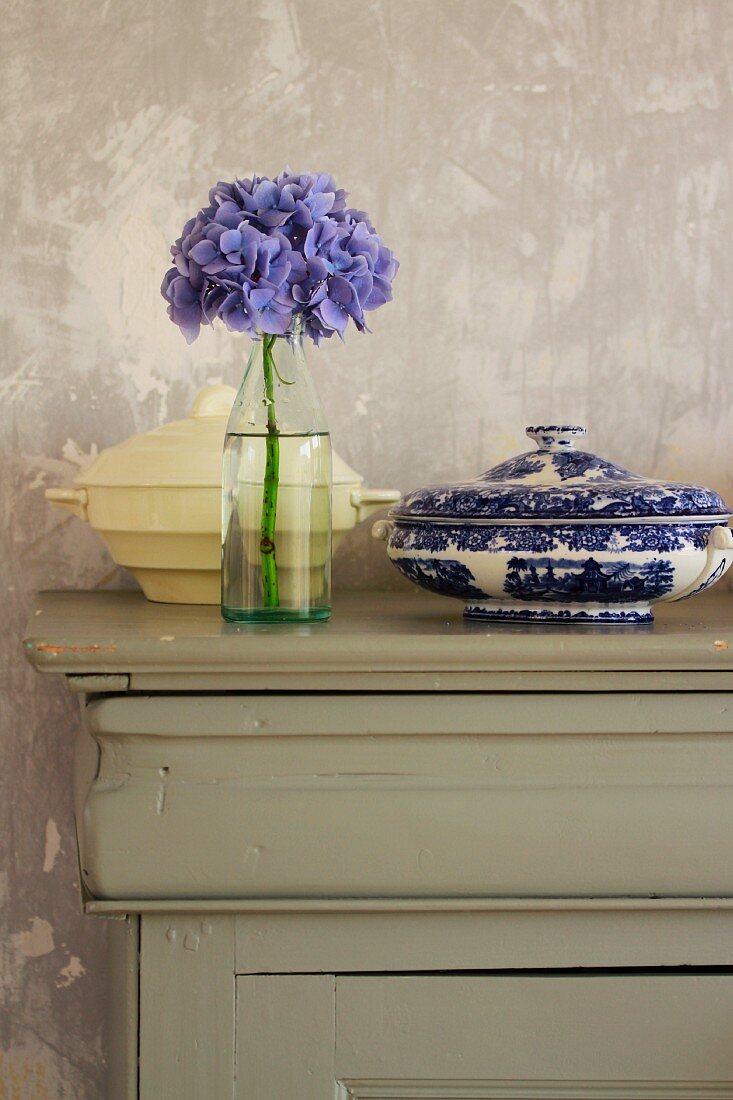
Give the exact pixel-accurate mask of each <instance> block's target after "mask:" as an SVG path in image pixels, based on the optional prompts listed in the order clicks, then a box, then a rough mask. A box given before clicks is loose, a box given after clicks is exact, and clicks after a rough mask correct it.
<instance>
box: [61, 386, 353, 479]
mask: <svg viewBox="0 0 733 1100" xmlns="http://www.w3.org/2000/svg"><path fill="white" fill-rule="evenodd" d="M236 392H237V391H236V390H235V389H234V388H233V387H232V386H224V385H216V386H205V387H204V389H202V390H201V391H200V392H199V393H198V395H197V396H196V399H195V401H194V403H193V408H192V410H191V415H190V416H187V417H186V418H185V420H175V421H173V422H172V423H170V424H163V425H162V426H161V427H160V428H154V429H153V431H151V432H146V433H145V434H144V435H133V436H130V438H129V439H126V440H125V441H124V443H118V444H116V446H114V447H107V448H106V450H104V451H102V453H101V454H100V455H99V457H98V458H97V459H96V460H95V461H94V462H93V463H92V465H91V466H90V467H89V468H88V469H87V470H84V472H83V473H81V474H79V475H78V476H77V477H76V478H75V479H74V481H75V484H76V485H84V486H93V485H99V486H102V485H104V486H109V487H114V486H117V487H120V486H126V487H130V486H149V487H150V486H178V487H180V486H186V485H188V486H199V487H201V486H204V487H205V486H211V485H213V486H218V485H221V457H222V449H223V446H224V434H225V431H226V425H227V419H228V417H229V413H230V412H231V408H232V404H233V402H234V398H235V396H236ZM362 481H363V478H362V477H361V475H360V474H357V473H356V471H355V470H352V469H351V467H350V466H348V465H347V464H346V463H345V462H344V460H343V459H342V458H341V457H340V456H339V455H337V454H336V452H335V451H334V453H333V483H334V485H354V486H358V485H361V483H362ZM287 483H288V473H287V469H282V470H281V484H283V485H286V484H287Z"/></svg>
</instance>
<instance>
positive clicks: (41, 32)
mask: <svg viewBox="0 0 733 1100" xmlns="http://www.w3.org/2000/svg"><path fill="white" fill-rule="evenodd" d="M1 13H2V14H1V17H0V25H1V26H2V32H3V33H2V50H3V54H4V56H3V58H2V68H1V69H0V72H1V73H2V77H1V79H2V100H1V102H2V110H3V114H4V119H5V126H4V131H3V133H4V137H3V145H2V154H3V155H2V172H3V176H4V184H5V186H4V189H3V200H2V201H3V212H2V218H3V221H2V225H3V231H2V242H3V250H2V268H1V271H0V279H2V281H3V284H4V285H3V288H2V295H1V296H0V302H2V308H3V311H4V314H5V326H6V327H5V333H6V334H5V337H4V340H3V345H2V348H3V352H2V354H3V362H2V376H1V377H0V444H1V447H2V459H1V461H2V476H1V477H0V509H1V512H0V515H1V516H2V524H1V526H0V547H1V548H2V552H1V558H2V567H3V568H2V574H1V575H0V601H1V606H2V614H3V630H2V638H1V639H0V644H1V645H2V657H1V658H0V660H1V662H2V663H1V664H0V675H1V676H2V693H3V694H2V711H1V712H0V726H1V730H0V754H1V755H2V760H3V768H2V783H3V787H2V802H1V808H2V818H1V831H0V846H1V847H2V857H1V859H0V869H1V871H0V886H1V887H2V894H3V899H4V911H3V912H4V916H3V924H2V939H1V940H0V988H2V1016H1V1017H0V1019H1V1022H0V1051H2V1053H0V1098H10V1097H12V1098H15V1097H21V1098H25V1097H65V1098H66V1097H68V1098H73V1100H91V1098H96V1097H99V1096H101V1095H103V1084H102V1082H103V1079H104V1072H105V1070H104V1050H105V1038H104V1034H103V1025H102V1023H101V1021H102V1019H103V1012H102V1007H103V1000H104V972H105V965H104V938H105V936H104V927H103V926H102V925H101V924H99V923H95V922H94V921H91V920H85V919H83V918H82V917H81V916H80V914H79V903H78V898H77V882H76V864H75V854H74V840H73V825H72V819H71V764H70V760H71V747H72V739H73V733H74V728H75V725H76V714H75V705H74V703H73V702H72V701H71V700H70V699H69V698H67V696H66V694H65V692H64V690H63V686H62V684H61V683H52V682H47V681H42V680H41V679H40V677H37V676H35V675H34V674H33V673H32V672H31V670H30V669H29V668H27V667H26V666H25V665H24V663H23V661H22V659H21V657H20V654H19V647H18V639H19V636H20V634H21V632H22V628H23V624H24V619H25V616H26V613H27V608H28V605H29V601H30V599H31V594H32V593H33V591H34V590H35V589H38V588H39V587H53V586H65V585H69V586H104V585H117V584H120V583H129V580H128V579H127V578H124V577H122V576H120V574H119V573H118V571H117V570H116V569H115V567H114V565H113V563H111V562H110V560H109V558H108V556H107V555H106V553H105V552H104V550H103V549H102V548H101V546H100V545H99V543H98V541H97V539H96V537H95V536H94V534H93V533H92V532H90V531H88V530H87V529H86V528H85V527H84V526H83V525H82V524H80V523H79V522H78V521H77V520H75V519H74V518H72V517H69V518H66V519H64V518H63V516H62V515H61V514H60V513H56V512H53V511H51V509H50V508H48V507H47V506H46V505H45V503H44V500H43V489H44V487H45V486H48V485H51V484H58V483H62V482H66V481H67V480H68V479H70V478H71V476H72V475H73V474H74V473H75V471H76V470H77V469H78V468H79V467H81V466H83V465H84V464H85V463H86V462H88V460H89V459H90V457H91V456H93V455H94V454H95V453H96V452H97V450H98V449H99V448H102V447H104V446H106V445H108V444H110V443H113V442H115V441H117V440H119V439H121V438H123V437H125V436H127V435H128V434H130V433H131V432H133V431H135V430H145V429H148V428H150V427H152V426H153V425H156V424H158V423H160V422H162V421H163V420H165V419H168V418H173V417H178V416H181V415H183V414H184V413H185V412H186V411H187V409H188V408H189V406H190V403H191V400H192V397H193V395H194V393H195V392H196V389H197V388H198V387H199V386H200V385H201V384H203V383H204V382H205V381H207V380H213V379H219V378H222V377H224V378H225V379H226V380H227V381H230V382H235V381H236V379H237V376H238V373H239V372H240V370H241V366H242V360H243V356H244V352H245V348H244V345H243V343H242V342H241V341H237V340H236V339H234V338H232V337H230V336H229V335H227V334H226V333H218V334H217V333H214V332H211V331H208V332H205V333H204V334H203V335H202V337H201V338H200V340H199V341H198V343H196V344H195V345H193V346H192V347H191V348H187V347H186V345H185V344H184V342H183V340H182V338H181V337H180V335H179V333H178V332H177V330H175V329H174V327H173V326H172V325H170V323H169V322H168V320H167V318H166V316H165V312H164V308H163V303H162V300H161V299H160V298H159V297H158V285H159V283H160V279H161V276H162V274H163V271H164V269H165V267H166V265H167V259H166V257H167V247H168V244H169V242H170V240H172V239H173V238H174V237H175V236H177V234H178V232H179V230H180V227H181V225H182V223H183V221H184V220H185V219H186V218H187V217H188V216H189V215H190V214H191V213H192V212H194V211H195V209H196V208H197V207H198V205H200V204H201V203H202V201H203V200H204V198H205V195H206V192H207V188H208V186H209V184H210V183H211V182H212V181H213V180H215V179H217V178H225V179H226V178H231V177H232V176H233V174H237V173H238V174H246V173H247V172H248V171H251V170H252V169H256V170H258V171H261V172H271V171H274V170H277V169H278V168H279V167H281V166H282V165H283V164H284V163H286V162H289V163H290V164H291V165H292V166H293V167H297V168H310V167H314V168H317V169H327V170H329V171H331V172H333V173H334V174H335V175H336V177H337V179H338V180H339V181H340V182H342V183H343V184H344V185H346V186H347V187H348V188H350V190H351V194H352V201H353V202H354V203H355V205H357V206H359V207H361V208H366V209H368V210H369V211H370V212H371V213H372V215H373V217H374V220H375V222H376V224H377V226H378V227H379V228H380V229H381V230H382V232H383V233H384V235H385V237H386V238H387V239H388V240H389V242H390V244H392V245H393V246H394V248H395V250H396V252H397V254H398V256H399V257H400V259H401V261H402V265H403V266H402V271H401V273H400V275H399V278H398V280H397V283H396V288H395V290H396V293H395V302H394V304H393V305H391V306H390V307H388V308H387V309H385V310H384V311H382V313H381V314H379V315H375V316H374V325H373V327H374V335H373V336H371V337H368V338H367V337H361V338H360V337H357V336H352V338H351V339H349V341H348V343H347V344H346V346H345V347H340V346H337V345H336V343H335V342H334V343H333V346H327V347H324V348H323V349H322V350H321V351H319V352H317V353H313V354H312V355H311V362H312V365H313V368H314V372H315V375H316V378H317V381H318V383H319V386H320V388H321V391H322V393H323V396H324V399H325V403H326V405H327V409H328V412H329V414H330V419H331V424H332V428H333V435H334V439H335V442H336V445H337V447H338V448H339V450H340V451H341V453H342V454H343V455H344V457H345V458H346V459H347V460H348V461H349V462H350V463H351V464H353V465H354V466H356V467H357V468H358V469H359V470H361V471H363V472H364V473H365V475H366V476H367V477H368V479H369V481H370V482H371V483H375V484H384V485H389V486H393V485H397V486H399V487H402V488H408V487H410V486H415V485H418V484H422V483H425V482H427V481H430V480H434V479H442V478H453V477H455V476H457V475H460V474H468V475H471V474H474V473H476V472H478V471H479V470H480V469H482V468H485V467H486V466H487V465H489V463H490V462H492V461H493V460H496V459H499V458H501V457H505V456H506V455H507V454H509V453H511V452H512V451H514V450H516V449H518V448H519V447H520V446H521V444H522V438H523V437H522V430H523V426H524V425H525V424H526V423H529V422H531V421H537V420H539V421H542V420H545V419H546V418H552V419H554V418H563V419H569V420H571V421H580V422H585V423H587V424H588V425H589V426H590V427H591V428H592V435H591V442H592V444H593V446H594V448H597V449H599V450H600V451H602V452H604V453H606V454H608V455H609V456H612V457H613V458H615V459H617V460H620V461H621V462H623V463H626V464H630V465H633V466H634V467H636V468H638V469H640V470H642V471H646V472H649V473H656V474H659V475H667V476H670V477H681V478H682V477H684V478H691V479H699V480H701V481H702V482H704V483H709V484H712V485H714V486H716V487H717V488H719V489H720V490H721V491H723V492H724V493H727V494H728V496H729V498H731V497H733V461H732V459H731V442H730V440H731V426H732V421H733V401H732V400H731V397H732V396H733V395H732V392H731V391H732V388H733V382H732V381H731V371H730V364H731V359H732V355H731V351H732V348H731V343H732V341H733V336H732V331H733V330H732V328H731V263H732V262H733V261H732V259H731V257H732V256H733V249H732V248H731V244H732V239H731V237H732V234H731V229H732V227H733V217H732V209H731V177H730V173H731V151H732V146H731V137H732V129H731V127H732V122H733V115H732V112H731V72H732V69H731V62H732V61H733V4H731V3H730V2H727V0H463V2H461V0H381V2H380V0H373V2H367V0H318V2H313V0H298V2H295V0H290V2H287V0H260V2H254V0H238V2H236V0H216V2H215V3H214V2H209V0H199V2H196V3H194V2H193V0H70V2H67V3H63V4H62V3H55V2H53V0H17V2H16V3H13V2H12V0H4V2H3V3H2V6H1ZM336 577H337V583H338V584H339V585H340V586H345V585H379V584H385V583H395V584H396V583H398V581H397V579H396V577H393V576H392V575H391V573H390V572H389V569H388V567H387V566H386V565H385V563H384V558H383V550H382V548H381V547H377V546H374V545H372V544H371V542H370V540H369V538H368V533H367V531H366V530H365V529H363V530H360V531H359V532H357V533H355V534H354V535H353V536H352V537H351V538H350V540H349V541H348V543H347V544H346V546H345V547H344V549H343V550H342V552H341V553H340V555H339V559H338V561H337V569H336Z"/></svg>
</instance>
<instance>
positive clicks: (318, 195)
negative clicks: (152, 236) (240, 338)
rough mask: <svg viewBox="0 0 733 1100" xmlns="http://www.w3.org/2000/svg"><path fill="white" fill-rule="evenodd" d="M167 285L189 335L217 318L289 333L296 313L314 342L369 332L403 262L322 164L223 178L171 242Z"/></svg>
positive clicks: (176, 316)
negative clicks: (352, 330) (316, 168)
mask: <svg viewBox="0 0 733 1100" xmlns="http://www.w3.org/2000/svg"><path fill="white" fill-rule="evenodd" d="M171 255H172V257H173V265H174V266H173V267H171V268H170V270H169V271H168V272H166V275H165V278H164V279H163V283H162V286H161V288H160V289H161V293H162V295H163V297H164V298H165V299H166V301H167V302H168V316H169V317H170V319H171V320H172V321H173V322H174V323H175V324H177V325H178V326H179V328H180V329H181V331H182V332H183V334H184V336H185V337H186V339H187V340H188V342H189V343H191V342H192V341H193V340H195V339H196V337H197V336H198V334H199V331H200V329H201V325H210V324H213V322H214V321H215V320H216V319H217V318H218V319H219V320H220V321H222V322H223V323H224V324H225V325H226V326H227V328H229V329H231V330H232V331H234V332H246V333H248V334H249V335H250V336H254V335H255V334H256V333H258V332H267V333H275V334H278V335H279V334H282V333H285V332H287V331H288V330H289V329H290V328H291V327H292V325H293V323H294V321H295V319H296V318H299V319H300V320H301V323H302V328H303V331H304V333H305V335H307V336H310V337H311V339H312V340H313V341H314V342H315V343H316V344H318V343H320V341H321V340H322V339H324V338H328V337H330V336H333V334H334V333H335V332H336V333H338V335H339V336H341V337H343V334H344V331H345V329H346V327H347V325H348V323H349V321H353V323H354V325H355V326H356V328H357V329H358V330H359V331H360V332H363V331H365V330H366V328H367V325H366V321H365V319H364V314H365V313H367V312H369V310H373V309H377V308H378V307H379V306H381V305H384V303H385V302H388V301H390V299H391V298H392V280H393V279H394V277H395V275H396V274H397V269H398V268H399V263H398V262H397V260H396V259H395V258H394V255H393V253H392V251H391V249H389V248H388V247H387V246H386V245H385V244H384V242H383V241H382V238H381V237H380V236H379V234H378V233H377V231H376V230H375V228H374V226H373V225H372V223H371V221H370V220H369V217H368V215H367V214H365V213H364V211H363V210H352V209H348V208H347V206H346V192H345V191H343V190H342V189H341V188H339V187H337V186H336V183H335V181H334V180H333V178H332V177H331V176H329V175H326V174H325V173H321V174H317V173H314V172H302V173H300V174H296V173H294V172H292V171H291V170H290V169H289V168H285V169H284V170H283V171H282V172H281V173H280V175H279V176H276V178H275V179H269V178H268V177H267V176H253V177H252V178H251V179H243V180H234V182H233V183H217V184H216V186H215V187H212V189H211V191H210V192H209V205H208V206H206V207H204V208H203V209H202V210H200V211H199V213H198V214H197V215H196V217H195V218H191V220H190V221H188V222H186V224H185V225H184V227H183V232H182V233H181V236H180V237H179V238H178V240H177V241H176V242H175V244H174V245H173V246H172V247H171Z"/></svg>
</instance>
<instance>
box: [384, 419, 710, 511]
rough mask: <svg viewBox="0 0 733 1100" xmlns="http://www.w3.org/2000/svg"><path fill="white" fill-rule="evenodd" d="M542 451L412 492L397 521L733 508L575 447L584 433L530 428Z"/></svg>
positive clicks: (566, 428)
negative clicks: (456, 481) (474, 475)
mask: <svg viewBox="0 0 733 1100" xmlns="http://www.w3.org/2000/svg"><path fill="white" fill-rule="evenodd" d="M527 435H528V436H529V437H530V438H531V439H533V440H534V442H535V443H536V444H537V448H538V449H537V450H536V451H528V452H526V453H525V454H521V455H518V456H517V457H516V458H511V459H509V460H508V461H507V462H502V463H500V464H499V465H498V466H493V467H492V468H491V469H490V470H487V471H486V473H484V474H480V475H479V477H477V478H475V480H473V481H469V482H464V483H462V484H459V485H434V486H429V487H428V488H425V489H416V490H415V491H414V492H412V493H408V494H407V495H406V496H404V497H403V498H402V500H401V501H400V502H399V503H398V504H396V505H395V507H394V508H393V509H392V511H391V513H390V514H391V515H392V516H394V517H395V518H400V517H408V518H411V519H418V518H422V519H437V520H460V521H466V522H470V521H471V520H482V521H484V522H505V521H507V520H509V521H511V520H517V519H522V520H537V521H544V520H564V521H567V522H574V521H577V522H587V521H588V520H596V521H599V520H606V519H608V520H611V521H614V520H627V521H628V520H635V519H640V520H642V519H647V520H648V519H652V518H653V519H655V520H660V521H663V520H665V519H673V518H675V517H678V516H687V517H690V518H692V517H695V516H699V517H709V516H715V517H719V518H721V519H722V518H727V517H728V516H729V515H730V509H729V508H728V507H727V506H726V504H725V503H724V501H723V500H722V498H721V497H720V496H719V494H718V493H716V492H715V491H714V490H713V489H705V488H703V487H702V486H700V485H684V484H681V483H678V482H672V481H655V480H654V479H652V478H647V477H642V475H641V474H634V473H631V471H630V470H626V469H624V467H623V466H616V465H615V464H614V463H613V462H608V461H607V460H606V459H603V458H598V457H597V456H596V455H594V454H590V453H589V452H588V451H581V450H576V449H575V443H576V441H577V440H578V439H579V438H580V437H582V436H584V435H585V428H579V427H576V426H574V425H555V424H553V425H547V426H543V427H536V428H534V427H533V428H527Z"/></svg>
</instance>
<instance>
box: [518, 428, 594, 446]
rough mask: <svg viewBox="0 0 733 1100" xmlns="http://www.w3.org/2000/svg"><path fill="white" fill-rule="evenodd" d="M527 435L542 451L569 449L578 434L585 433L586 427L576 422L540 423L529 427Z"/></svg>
mask: <svg viewBox="0 0 733 1100" xmlns="http://www.w3.org/2000/svg"><path fill="white" fill-rule="evenodd" d="M527 435H528V436H529V438H530V439H534V441H535V443H536V444H537V446H538V447H539V449H540V450H541V451H567V450H568V448H570V447H572V445H573V443H574V442H575V440H576V438H577V437H578V436H581V435H585V428H579V427H578V426H577V425H576V424H539V425H538V426H537V427H535V428H532V427H529V428H527Z"/></svg>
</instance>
